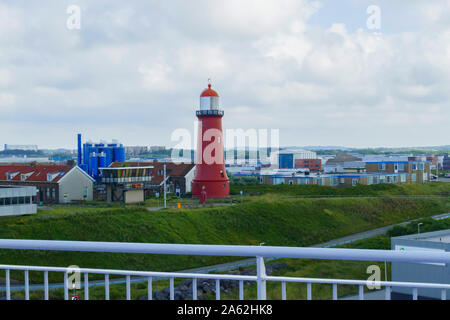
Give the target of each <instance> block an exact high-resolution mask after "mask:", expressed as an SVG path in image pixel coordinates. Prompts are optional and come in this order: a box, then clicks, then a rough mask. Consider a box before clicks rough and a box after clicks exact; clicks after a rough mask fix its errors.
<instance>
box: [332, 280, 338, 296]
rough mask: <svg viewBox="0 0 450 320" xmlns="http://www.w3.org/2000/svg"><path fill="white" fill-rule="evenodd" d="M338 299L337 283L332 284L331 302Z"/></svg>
mask: <svg viewBox="0 0 450 320" xmlns="http://www.w3.org/2000/svg"><path fill="white" fill-rule="evenodd" d="M337 299H338V292H337V283H333V300H337Z"/></svg>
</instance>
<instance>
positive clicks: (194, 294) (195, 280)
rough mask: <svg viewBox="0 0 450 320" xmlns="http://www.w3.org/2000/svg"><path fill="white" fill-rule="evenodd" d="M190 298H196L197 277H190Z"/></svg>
mask: <svg viewBox="0 0 450 320" xmlns="http://www.w3.org/2000/svg"><path fill="white" fill-rule="evenodd" d="M192 300H197V278H194V279H192Z"/></svg>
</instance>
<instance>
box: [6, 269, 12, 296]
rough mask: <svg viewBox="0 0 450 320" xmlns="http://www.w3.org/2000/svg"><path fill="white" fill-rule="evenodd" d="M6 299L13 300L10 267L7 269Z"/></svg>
mask: <svg viewBox="0 0 450 320" xmlns="http://www.w3.org/2000/svg"><path fill="white" fill-rule="evenodd" d="M5 285H6V300H11V281H10V276H9V269H6V283H5Z"/></svg>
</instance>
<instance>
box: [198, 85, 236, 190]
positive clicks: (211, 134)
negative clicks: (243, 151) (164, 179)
mask: <svg viewBox="0 0 450 320" xmlns="http://www.w3.org/2000/svg"><path fill="white" fill-rule="evenodd" d="M196 114H197V118H198V138H197V139H198V141H197V157H196V172H195V178H194V181H193V185H192V195H193V196H194V197H201V196H202V193H203V196H204V197H205V196H206V197H208V198H225V197H228V196H229V195H230V185H229V181H228V176H227V173H226V171H225V155H224V147H223V134H222V117H223V110H220V109H219V95H218V94H217V92H216V91H214V90H213V89H211V84H208V89H205V90H204V91H203V92H202V94H201V95H200V110H197V111H196ZM205 193H206V195H205Z"/></svg>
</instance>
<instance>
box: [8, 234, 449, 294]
mask: <svg viewBox="0 0 450 320" xmlns="http://www.w3.org/2000/svg"><path fill="white" fill-rule="evenodd" d="M0 249H16V250H17V249H20V250H51V251H81V252H117V253H139V254H170V255H207V256H235V257H255V259H256V275H255V276H253V275H248V276H247V275H230V274H209V273H207V274H205V273H203V274H200V273H177V272H149V271H131V270H108V269H91V268H81V269H78V270H77V271H79V272H80V273H81V274H83V275H84V288H85V292H84V295H85V296H84V298H85V299H86V300H88V299H89V274H101V275H104V277H105V282H104V286H105V299H106V300H109V292H110V290H109V289H110V278H109V277H110V276H111V275H121V276H125V279H126V280H125V283H126V299H128V300H129V299H131V277H142V278H144V279H146V281H147V282H148V299H152V281H153V279H155V278H168V279H169V283H170V285H169V287H170V299H171V300H173V299H174V298H175V297H174V292H175V289H174V280H175V279H177V278H184V279H186V278H188V279H192V297H193V299H194V300H196V299H197V298H198V297H197V281H198V279H214V280H215V284H216V290H215V293H216V299H217V300H219V299H220V294H221V290H220V281H221V280H234V281H238V282H239V298H240V299H241V300H242V299H244V281H253V282H256V284H257V298H258V299H259V300H265V299H266V283H267V282H268V281H276V282H281V296H282V299H283V300H285V299H287V295H286V284H287V283H306V284H307V299H308V300H311V299H312V284H317V283H319V284H331V285H332V297H333V299H335V300H336V299H337V298H338V295H337V288H338V285H357V286H359V299H361V300H362V299H364V290H363V288H364V285H373V286H381V287H384V288H385V289H386V290H385V292H386V294H385V298H386V299H390V298H391V290H392V288H393V287H408V288H411V294H412V297H413V300H417V299H418V294H419V289H421V288H435V289H439V290H441V299H443V300H446V298H447V295H446V293H447V290H448V289H450V285H449V284H442V283H416V282H393V281H367V280H350V279H319V278H299V277H280V276H268V275H266V272H265V265H264V258H269V257H270V258H295V259H325V260H356V261H391V262H417V263H424V262H427V263H450V252H445V253H440V252H439V253H438V252H430V251H391V250H366V249H330V248H295V247H265V246H227V245H189V244H149V243H115V242H86V241H82V242H78V241H51V240H7V239H4V240H0ZM0 270H5V273H6V278H5V291H6V299H8V300H9V299H11V277H10V271H11V270H19V271H23V272H24V289H25V299H26V300H28V299H29V298H30V284H29V272H30V271H33V272H36V271H38V272H42V273H43V278H44V285H43V288H44V298H45V299H46V300H48V299H49V282H48V273H49V272H60V273H63V274H64V299H66V300H67V299H69V289H70V288H69V282H68V275H69V274H70V273H72V272H73V269H71V268H64V267H42V266H17V265H0Z"/></svg>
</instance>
